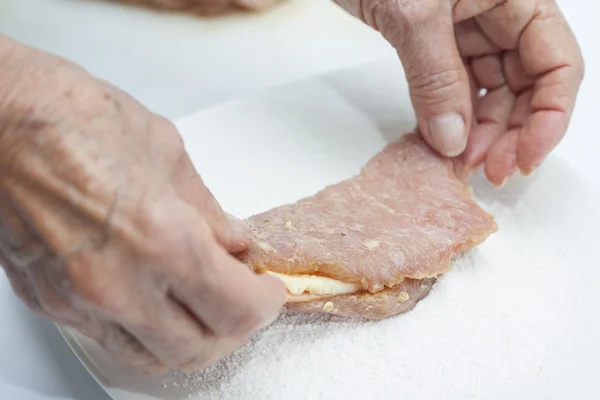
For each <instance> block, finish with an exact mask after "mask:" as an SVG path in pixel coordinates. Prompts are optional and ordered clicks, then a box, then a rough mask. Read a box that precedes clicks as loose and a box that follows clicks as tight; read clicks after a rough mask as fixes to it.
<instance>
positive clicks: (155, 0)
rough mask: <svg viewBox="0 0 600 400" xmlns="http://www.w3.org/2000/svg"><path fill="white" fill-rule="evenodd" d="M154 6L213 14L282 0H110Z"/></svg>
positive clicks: (254, 8) (264, 6) (265, 6)
mask: <svg viewBox="0 0 600 400" xmlns="http://www.w3.org/2000/svg"><path fill="white" fill-rule="evenodd" d="M112 1H115V2H121V3H130V4H135V5H142V6H146V7H150V8H155V9H157V10H161V11H175V12H188V13H192V14H196V15H200V16H215V15H221V14H226V13H231V12H236V11H263V10H266V9H268V8H269V7H271V6H272V5H273V4H275V3H278V2H280V1H283V0H112Z"/></svg>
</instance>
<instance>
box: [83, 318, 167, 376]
mask: <svg viewBox="0 0 600 400" xmlns="http://www.w3.org/2000/svg"><path fill="white" fill-rule="evenodd" d="M94 339H96V341H97V342H98V343H99V344H100V345H101V346H102V347H103V348H104V349H105V350H106V352H107V353H108V354H110V355H111V356H112V357H113V359H114V360H115V361H116V362H118V363H119V364H122V365H127V366H129V367H131V368H133V369H134V370H136V371H137V372H139V373H141V374H143V375H148V376H156V375H159V374H161V373H163V372H165V371H166V369H167V367H166V366H165V365H164V364H162V363H161V362H160V361H159V360H158V359H157V358H156V357H154V356H153V355H152V354H151V353H150V352H149V351H148V350H146V347H145V346H144V345H142V344H141V343H140V342H139V341H138V340H137V339H136V338H135V337H134V336H133V335H131V334H130V333H129V332H127V331H126V330H125V329H123V328H122V327H120V326H118V325H115V324H112V323H105V324H104V325H103V328H102V332H101V333H100V334H99V336H97V337H95V338H94Z"/></svg>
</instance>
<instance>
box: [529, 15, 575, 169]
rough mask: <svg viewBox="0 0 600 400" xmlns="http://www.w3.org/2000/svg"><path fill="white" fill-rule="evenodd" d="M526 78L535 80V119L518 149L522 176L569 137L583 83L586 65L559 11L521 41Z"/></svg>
mask: <svg viewBox="0 0 600 400" xmlns="http://www.w3.org/2000/svg"><path fill="white" fill-rule="evenodd" d="M520 54H521V58H522V61H523V66H524V68H525V70H526V72H527V73H528V74H529V75H531V76H537V79H536V82H535V84H534V86H533V96H532V99H531V108H532V113H533V114H532V115H531V117H530V118H529V119H528V120H527V122H526V123H525V125H524V127H523V130H522V133H521V137H520V138H519V144H518V147H517V160H518V165H519V168H520V169H521V171H522V172H523V174H529V173H531V172H532V171H533V170H535V169H536V168H537V167H538V166H539V165H540V164H541V163H542V161H543V160H544V159H545V158H546V156H547V155H548V154H549V153H550V152H551V151H552V150H553V149H554V148H555V147H556V145H557V144H558V143H559V142H560V141H561V139H562V138H563V137H564V134H565V133H566V130H567V127H568V125H569V121H570V119H571V115H572V113H573V108H574V107H575V102H576V98H577V92H578V91H579V87H580V85H581V82H582V79H583V69H584V66H583V59H582V56H581V53H580V50H579V46H578V45H577V42H576V40H575V37H574V35H573V32H572V31H571V30H570V28H569V27H568V25H567V23H566V21H565V20H564V17H563V16H562V14H561V13H560V12H559V11H558V8H557V7H556V5H553V7H550V6H549V7H548V8H545V9H543V11H542V12H541V13H540V14H538V15H537V16H536V19H535V20H534V21H533V22H532V23H531V24H529V25H528V27H527V28H526V29H525V31H524V32H523V34H522V36H521V40H520Z"/></svg>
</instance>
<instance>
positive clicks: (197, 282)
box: [171, 218, 286, 337]
mask: <svg viewBox="0 0 600 400" xmlns="http://www.w3.org/2000/svg"><path fill="white" fill-rule="evenodd" d="M189 226H192V227H194V229H193V230H192V232H190V233H189V234H190V237H189V238H188V239H189V242H188V243H187V246H186V247H187V248H186V251H185V252H184V253H182V257H184V258H182V259H180V260H177V261H175V260H173V261H175V262H177V263H180V264H187V266H186V267H184V268H183V271H186V272H185V274H181V276H178V277H175V278H174V281H175V282H174V284H173V286H172V288H171V293H172V296H173V297H174V298H175V299H176V300H177V301H179V302H180V303H182V304H183V305H184V306H185V307H186V308H188V309H189V310H190V311H191V312H192V313H193V314H194V315H195V316H196V318H198V320H200V321H201V322H202V323H203V324H204V325H205V326H206V328H207V329H209V330H210V331H211V332H213V333H214V334H216V335H217V336H235V337H244V336H248V335H249V334H251V333H252V332H253V331H254V330H256V329H259V328H260V327H262V326H264V325H265V324H266V323H270V322H271V321H272V320H274V319H275V318H276V317H277V315H278V314H279V311H280V309H281V307H282V306H283V304H284V303H285V301H286V290H285V288H284V286H283V284H282V283H281V282H280V281H279V280H277V279H276V278H273V277H270V276H266V275H257V274H255V273H254V272H253V271H251V270H250V268H249V267H248V266H246V265H245V264H243V263H242V262H241V261H239V260H238V259H236V258H234V257H233V256H232V255H230V254H229V253H228V252H227V251H226V250H225V249H224V248H223V247H221V246H220V245H219V244H218V243H217V241H216V240H215V238H214V237H213V236H212V233H211V231H210V228H209V227H208V224H206V222H205V221H204V220H202V218H196V219H195V220H192V221H190V224H189ZM180 271H181V269H180ZM184 275H185V276H184Z"/></svg>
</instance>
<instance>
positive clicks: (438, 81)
mask: <svg viewBox="0 0 600 400" xmlns="http://www.w3.org/2000/svg"><path fill="white" fill-rule="evenodd" d="M372 3H374V4H379V3H378V2H372ZM386 4H388V6H387V7H377V6H375V7H374V9H373V10H372V14H371V15H373V21H372V23H371V25H372V26H377V27H378V28H379V29H380V31H381V33H382V34H383V35H384V37H385V38H386V39H387V40H388V41H389V42H390V43H391V44H392V46H394V48H395V49H396V51H397V52H398V55H399V57H400V60H401V61H402V65H403V66H404V70H405V73H406V78H407V80H408V84H409V88H410V95H411V99H412V103H413V106H414V108H415V112H416V115H417V119H418V121H419V128H420V131H421V133H422V134H423V136H424V138H425V139H426V140H427V141H428V142H429V144H430V145H431V146H432V147H433V148H435V149H436V150H438V151H439V152H440V153H442V154H444V155H446V156H448V157H454V156H457V155H459V154H461V153H462V152H463V150H464V149H465V146H466V144H467V136H468V130H469V129H470V126H471V122H472V103H471V90H470V87H469V78H468V75H467V71H466V69H465V66H464V64H463V61H462V59H461V57H460V54H459V51H458V48H457V44H456V40H455V37H454V24H453V21H452V9H451V5H450V3H449V2H447V1H441V2H418V3H415V4H414V6H411V7H407V6H403V2H387V3H386Z"/></svg>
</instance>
